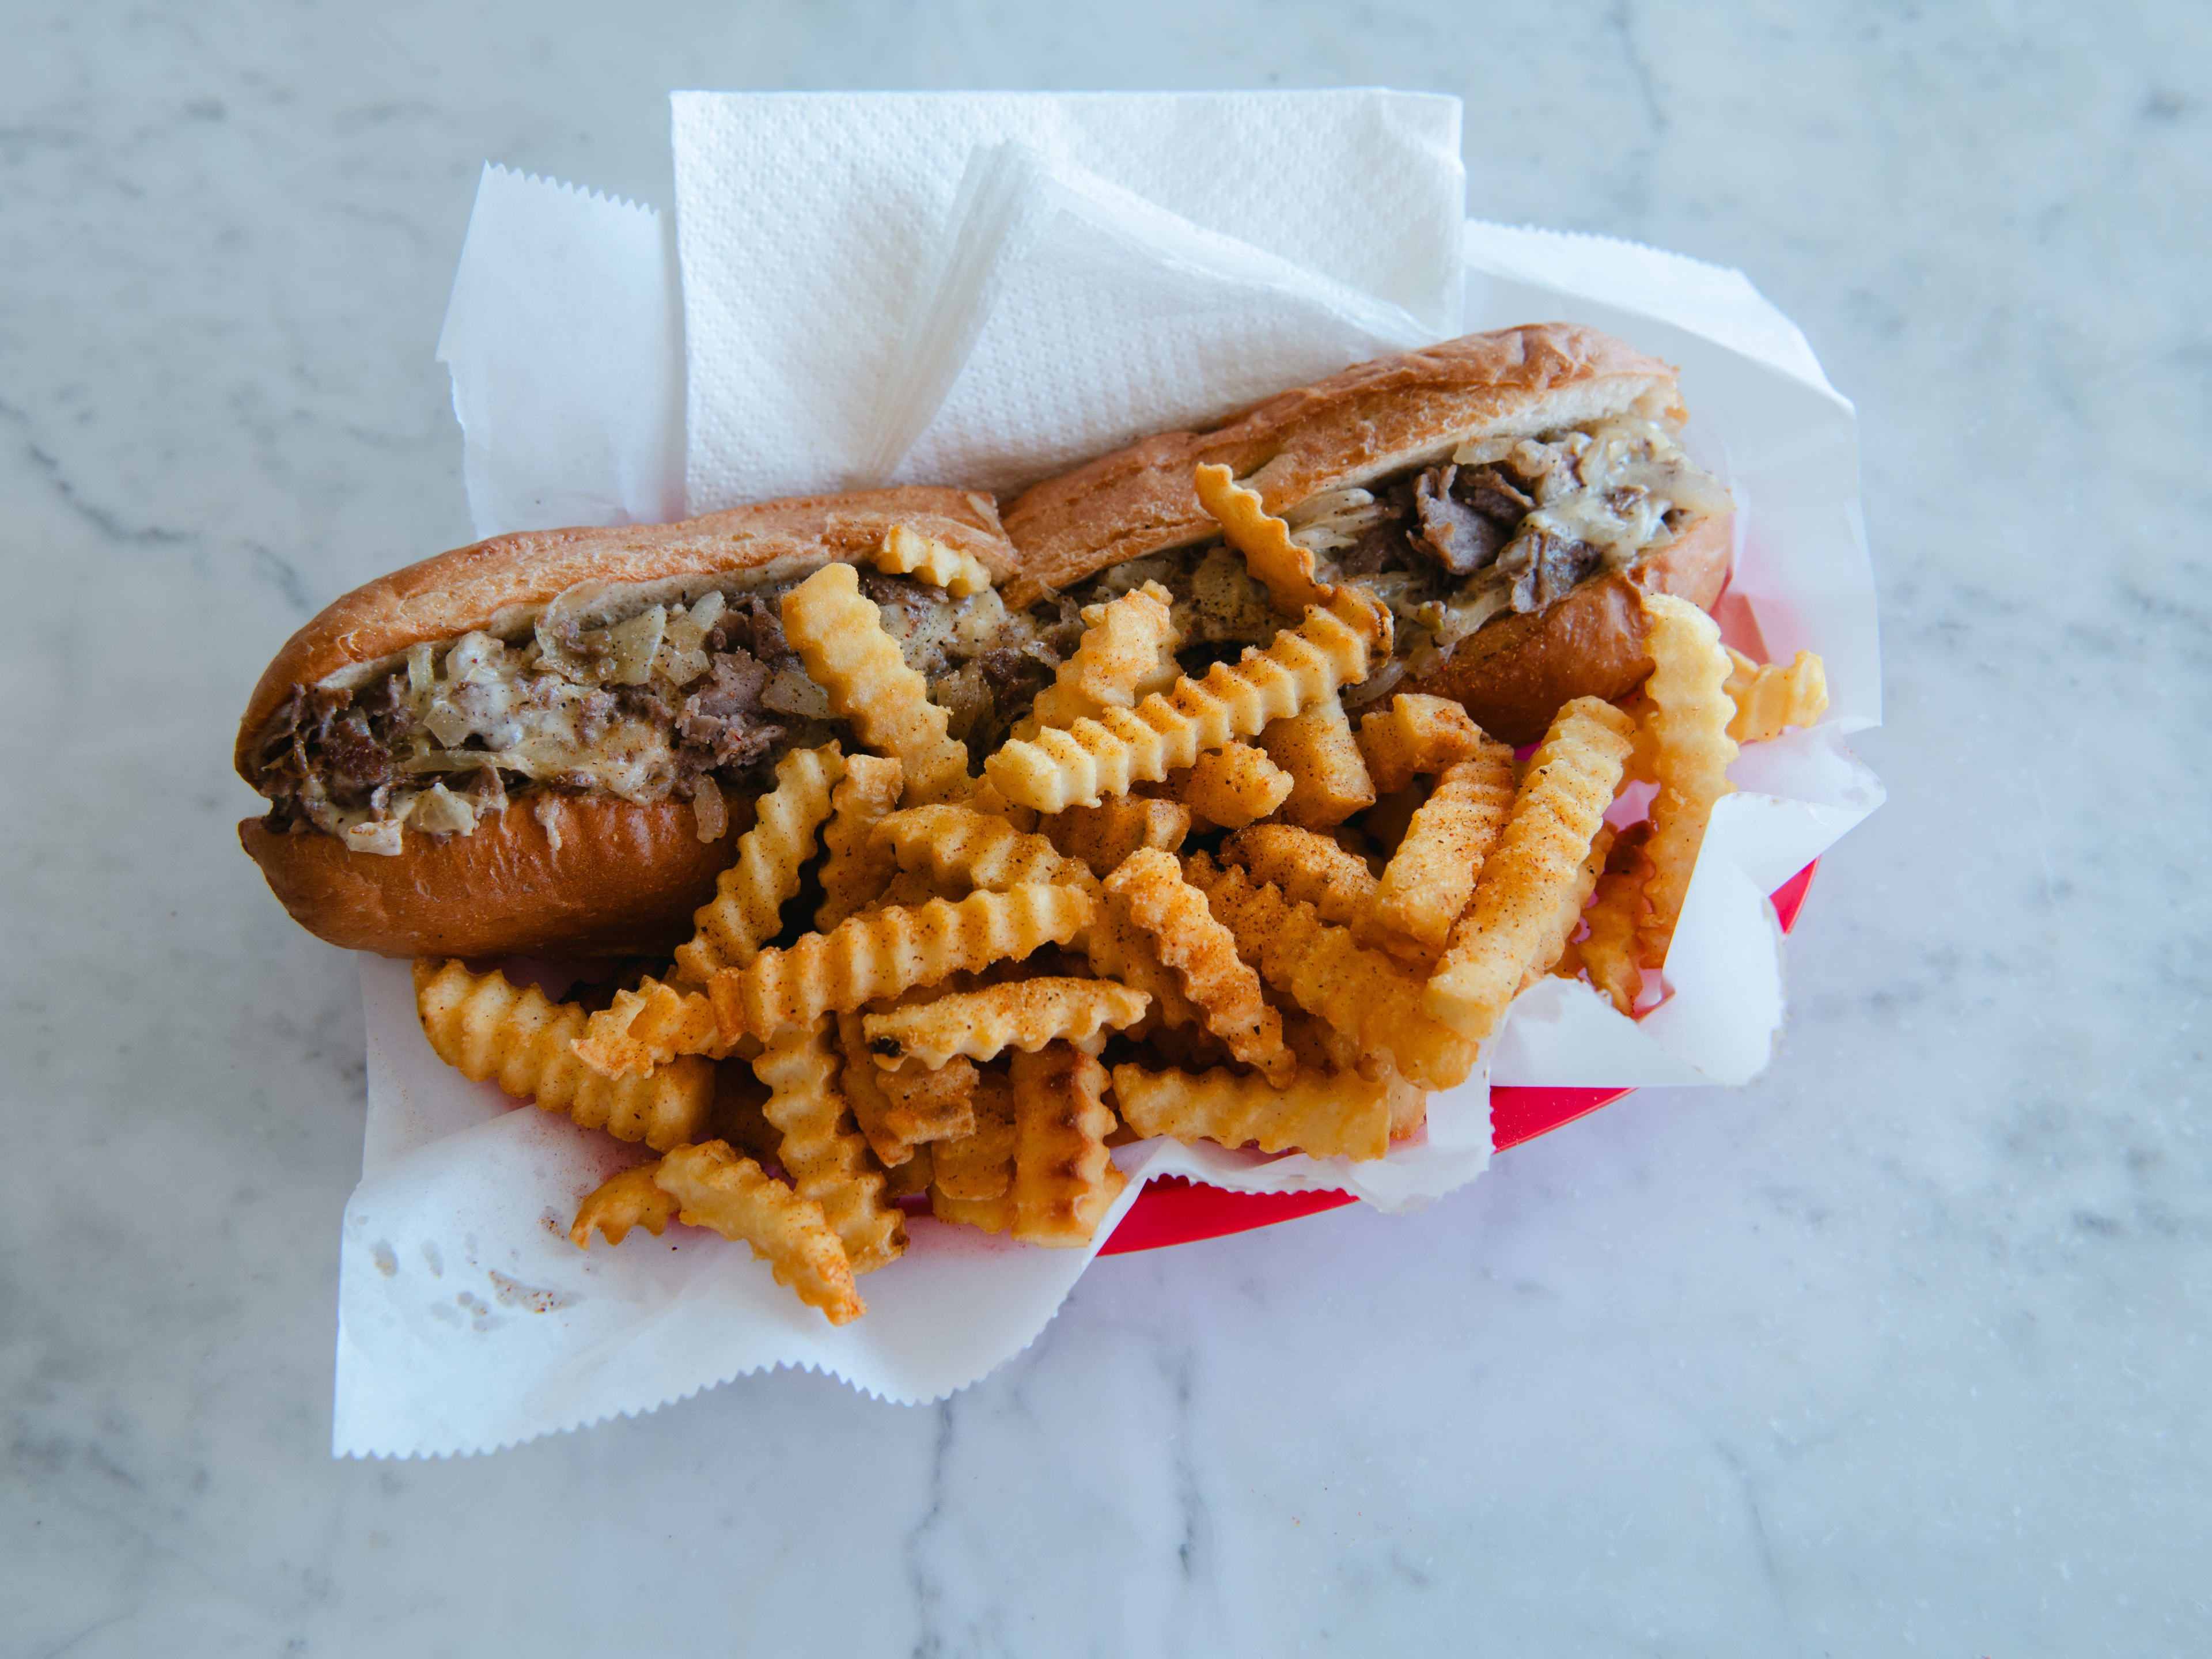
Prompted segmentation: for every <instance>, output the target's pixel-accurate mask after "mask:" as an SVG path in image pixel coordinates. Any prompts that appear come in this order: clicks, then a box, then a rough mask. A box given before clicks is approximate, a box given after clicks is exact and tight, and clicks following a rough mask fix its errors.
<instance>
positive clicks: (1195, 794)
mask: <svg viewBox="0 0 2212 1659" xmlns="http://www.w3.org/2000/svg"><path fill="white" fill-rule="evenodd" d="M1283 723H1284V722H1282V721H1280V720H1278V721H1276V722H1275V724H1276V725H1277V726H1280V725H1282V724H1283ZM1168 787H1170V789H1172V790H1173V791H1174V792H1175V794H1176V799H1178V800H1180V801H1182V804H1183V805H1185V806H1188V808H1189V809H1190V810H1191V812H1192V814H1193V815H1194V816H1195V817H1200V818H1203V819H1205V820H1206V822H1207V823H1214V824H1218V825H1219V826H1220V827H1221V828H1222V829H1243V827H1244V826H1245V825H1246V824H1248V823H1257V822H1258V821H1259V820H1260V819H1261V818H1264V817H1267V815H1268V814H1269V813H1271V812H1273V811H1274V810H1275V809H1276V808H1277V807H1279V806H1280V805H1282V804H1283V803H1284V802H1285V801H1286V800H1288V799H1290V798H1291V788H1292V787H1293V784H1292V780H1291V775H1290V774H1289V773H1288V772H1285V770H1283V769H1282V768H1281V767H1279V766H1278V765H1276V764H1275V763H1274V762H1273V761H1272V760H1270V759H1269V758H1268V757H1267V750H1264V749H1262V748H1261V747H1260V746H1259V745H1258V744H1250V743H1231V744H1223V745H1222V746H1221V747H1220V748H1218V749H1209V750H1206V752H1205V753H1204V754H1203V755H1200V757H1198V758H1197V759H1196V760H1195V761H1193V762H1192V763H1191V765H1190V769H1189V770H1188V771H1183V772H1170V774H1168Z"/></svg>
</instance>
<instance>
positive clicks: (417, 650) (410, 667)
mask: <svg viewBox="0 0 2212 1659" xmlns="http://www.w3.org/2000/svg"><path fill="white" fill-rule="evenodd" d="M437 683H438V659H437V656H436V653H434V652H433V651H432V650H431V648H430V647H429V644H428V641H425V642H424V643H422V644H421V645H410V646H409V647H407V690H408V695H409V696H416V697H419V696H422V695H423V694H424V693H425V692H427V691H428V690H429V689H430V688H431V687H432V686H434V685H435V684H437Z"/></svg>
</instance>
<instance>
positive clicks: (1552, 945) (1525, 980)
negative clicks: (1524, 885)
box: [1521, 823, 1613, 990]
mask: <svg viewBox="0 0 2212 1659" xmlns="http://www.w3.org/2000/svg"><path fill="white" fill-rule="evenodd" d="M1612 850H1613V826H1612V825H1611V824H1609V823H1601V824H1599V825H1598V827H1597V834H1596V835H1595V836H1593V837H1592V838H1591V841H1590V849H1589V852H1588V853H1587V854H1584V855H1583V861H1582V863H1581V865H1580V866H1578V867H1577V869H1576V871H1575V877H1574V879H1573V880H1572V881H1571V882H1569V883H1568V884H1566V886H1565V888H1563V889H1562V890H1560V893H1559V904H1558V907H1557V908H1555V909H1553V912H1552V915H1551V919H1550V921H1548V922H1547V924H1546V926H1545V929H1544V933H1543V935H1542V937H1541V939H1540V940H1539V942H1538V944H1537V946H1536V954H1535V955H1534V957H1530V958H1529V960H1528V969H1527V970H1526V971H1525V972H1523V973H1522V975H1521V988H1522V989H1523V990H1526V989H1528V987H1529V986H1531V985H1534V983H1535V982H1536V981H1538V980H1540V979H1542V978H1543V977H1544V976H1545V975H1547V974H1552V973H1556V972H1558V971H1559V969H1561V968H1562V967H1563V966H1564V967H1565V970H1566V973H1567V975H1568V977H1570V978H1572V977H1573V976H1574V975H1575V974H1576V973H1577V971H1578V970H1579V969H1580V965H1581V960H1580V959H1581V951H1579V949H1578V948H1577V946H1575V945H1571V944H1570V943H1568V941H1569V940H1570V939H1571V938H1572V937H1573V936H1574V932H1575V929H1576V928H1577V927H1581V926H1582V921H1583V906H1584V905H1586V904H1588V903H1589V901H1590V894H1591V893H1592V892H1593V891H1595V889H1596V887H1597V878H1598V877H1599V876H1601V874H1603V873H1604V872H1605V860H1606V854H1608V853H1610V852H1611V851H1612Z"/></svg>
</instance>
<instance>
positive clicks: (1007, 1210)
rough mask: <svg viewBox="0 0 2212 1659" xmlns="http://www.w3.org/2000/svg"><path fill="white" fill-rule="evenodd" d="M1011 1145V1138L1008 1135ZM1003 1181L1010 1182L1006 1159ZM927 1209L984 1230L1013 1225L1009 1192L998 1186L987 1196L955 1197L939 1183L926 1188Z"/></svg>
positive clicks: (1010, 1167)
mask: <svg viewBox="0 0 2212 1659" xmlns="http://www.w3.org/2000/svg"><path fill="white" fill-rule="evenodd" d="M1009 1142H1010V1144H1011V1137H1009ZM1013 1167H1014V1166H1013V1160H1012V1158H1008V1159H1007V1161H1006V1182H1007V1185H1008V1186H1011V1185H1012V1182H1013ZM929 1212H930V1214H932V1215H933V1216H935V1217H936V1218H938V1219H939V1221H951V1222H957V1223H958V1224H959V1225H962V1226H963V1227H981V1229H982V1230H983V1231H985V1232H987V1233H1003V1232H1005V1231H1007V1230H1008V1229H1010V1228H1011V1227H1012V1225H1014V1199H1013V1194H1012V1193H1010V1192H1008V1191H1007V1190H1006V1188H1005V1187H1001V1188H1000V1189H999V1190H998V1191H997V1192H995V1193H994V1194H991V1196H990V1197H988V1198H955V1197H954V1196H953V1195H952V1194H950V1193H948V1192H946V1191H945V1188H943V1187H941V1186H938V1187H932V1188H930V1189H929Z"/></svg>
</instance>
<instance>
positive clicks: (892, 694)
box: [782, 564, 970, 805]
mask: <svg viewBox="0 0 2212 1659" xmlns="http://www.w3.org/2000/svg"><path fill="white" fill-rule="evenodd" d="M782 609H783V632H784V637H785V638H787V640H789V641H791V647H792V649H793V650H794V651H796V652H798V653H799V657H800V659H802V660H803V661H804V662H805V664H806V671H807V673H808V674H809V675H810V676H811V677H812V678H813V679H814V680H815V681H816V683H817V684H819V685H820V686H821V687H822V689H823V690H825V691H827V692H828V693H829V706H830V707H831V708H834V709H836V711H837V713H838V714H839V715H841V716H842V717H843V718H844V719H845V720H849V721H851V722H852V725H853V729H854V731H855V732H858V733H859V734H860V741H861V742H862V743H864V744H867V746H868V747H869V748H871V749H872V750H875V751H876V752H877V753H878V754H887V755H892V756H896V757H897V759H898V762H899V764H900V765H902V767H904V768H905V769H906V796H905V799H906V800H907V801H908V803H909V804H911V805H925V804H927V803H929V802H932V801H940V800H952V799H959V798H961V797H964V796H965V795H966V794H967V793H969V787H970V786H969V778H968V750H967V746H966V745H965V744H962V743H959V742H957V741H956V740H955V739H953V738H949V737H947V736H946V735H945V725H946V716H945V711H944V710H943V709H942V708H939V707H938V706H937V705H936V704H935V703H933V702H930V700H929V686H928V684H927V682H926V681H925V680H923V678H921V675H919V674H917V673H915V671H914V670H913V669H911V668H908V666H907V665H906V659H905V658H903V657H902V656H901V655H900V654H899V648H898V644H897V642H896V641H894V640H893V639H892V638H891V636H890V635H889V634H887V633H886V632H884V623H883V613H882V612H881V611H878V610H877V609H876V607H875V605H874V604H873V603H872V601H870V600H868V599H865V598H863V597H862V596H861V593H860V578H859V577H858V576H856V575H855V574H854V573H853V567H852V566H851V565H849V564H825V565H823V567H822V568H821V569H819V570H817V571H816V572H815V573H814V574H812V575H811V576H809V577H808V578H807V579H806V580H805V581H803V582H801V583H799V586H796V587H794V588H793V589H792V590H791V591H790V592H787V593H786V594H785V595H784V596H783V601H782Z"/></svg>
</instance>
